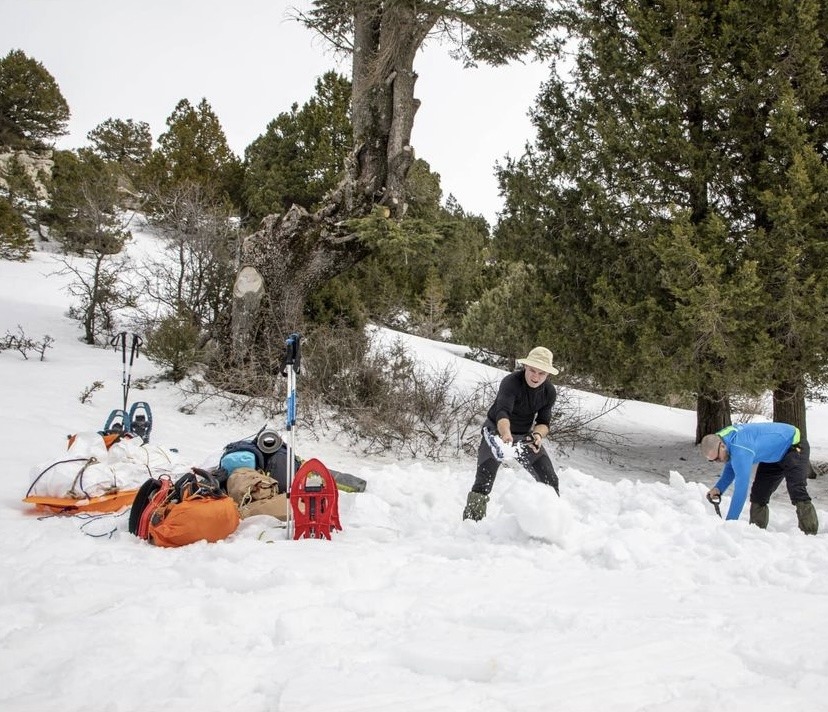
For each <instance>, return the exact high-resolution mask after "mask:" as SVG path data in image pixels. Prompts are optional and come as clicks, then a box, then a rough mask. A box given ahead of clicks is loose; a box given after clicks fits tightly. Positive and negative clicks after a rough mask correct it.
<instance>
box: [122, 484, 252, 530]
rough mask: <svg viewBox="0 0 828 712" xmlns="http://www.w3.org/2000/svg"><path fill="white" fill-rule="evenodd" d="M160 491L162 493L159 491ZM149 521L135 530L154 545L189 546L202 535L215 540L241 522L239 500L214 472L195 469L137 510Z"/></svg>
mask: <svg viewBox="0 0 828 712" xmlns="http://www.w3.org/2000/svg"><path fill="white" fill-rule="evenodd" d="M159 494H160V493H159ZM136 514H137V515H138V518H139V519H143V520H144V522H146V525H145V526H140V525H139V526H138V527H137V531H135V532H134V533H136V534H137V535H138V536H140V537H141V538H146V539H147V541H149V542H150V543H151V544H155V546H186V545H187V544H192V543H194V542H196V541H201V540H202V539H203V540H205V541H209V542H216V541H220V540H221V539H224V538H226V537H228V536H230V535H231V534H232V533H233V532H234V531H236V529H237V528H238V526H239V521H240V517H239V510H238V508H237V507H236V503H235V502H234V501H233V500H232V499H231V498H230V497H228V496H227V494H226V493H225V492H223V491H222V489H221V485H220V484H219V482H218V480H217V479H216V478H215V477H214V476H213V475H212V473H209V472H206V471H205V470H198V469H194V470H193V471H192V472H190V473H188V474H186V475H184V476H183V477H181V478H179V479H178V480H177V481H176V482H175V484H174V485H172V486H170V487H169V490H168V494H167V495H166V496H163V495H161V500H160V501H159V498H158V497H155V498H153V499H152V500H151V501H150V502H148V504H147V510H146V511H144V512H140V513H136Z"/></svg>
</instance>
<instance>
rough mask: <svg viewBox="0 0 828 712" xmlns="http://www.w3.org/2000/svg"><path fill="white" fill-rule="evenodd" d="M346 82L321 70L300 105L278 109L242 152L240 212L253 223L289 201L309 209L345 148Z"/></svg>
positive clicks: (335, 172) (335, 173)
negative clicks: (241, 205)
mask: <svg viewBox="0 0 828 712" xmlns="http://www.w3.org/2000/svg"><path fill="white" fill-rule="evenodd" d="M350 96H351V83H350V82H349V81H348V80H347V79H345V78H344V77H341V76H339V75H337V74H336V73H335V72H327V73H326V74H324V75H323V76H322V77H321V78H319V79H318V80H317V82H316V93H315V94H314V96H313V97H311V99H310V100H308V101H307V102H306V103H305V104H304V105H303V106H302V108H301V109H300V108H299V106H298V104H294V105H293V107H292V108H291V110H290V112H287V113H282V114H279V116H277V117H276V118H275V119H274V120H273V121H271V122H270V124H268V126H267V130H266V132H265V133H264V134H263V135H262V136H259V137H258V138H257V139H256V140H255V141H253V143H252V144H250V146H248V147H247V150H246V151H245V176H244V185H243V196H244V207H245V211H244V212H245V213H246V215H248V216H249V217H250V218H251V220H252V221H254V223H255V224H257V223H258V222H260V221H261V219H262V218H263V217H265V215H269V214H271V213H283V212H285V211H286V210H287V209H288V208H290V206H291V205H294V204H296V205H300V206H302V207H303V208H305V209H306V210H313V209H314V208H316V206H317V205H318V204H319V202H320V201H321V200H322V197H323V196H324V195H325V193H326V192H327V191H329V190H330V189H331V188H333V186H334V185H335V184H336V180H337V178H338V177H339V175H340V174H341V172H342V167H343V162H344V159H345V156H346V155H347V153H348V151H349V150H350V149H351V122H350V118H349V111H350Z"/></svg>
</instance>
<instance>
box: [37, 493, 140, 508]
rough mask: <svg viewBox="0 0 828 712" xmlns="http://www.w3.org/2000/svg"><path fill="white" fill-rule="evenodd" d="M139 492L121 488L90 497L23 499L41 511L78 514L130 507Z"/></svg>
mask: <svg viewBox="0 0 828 712" xmlns="http://www.w3.org/2000/svg"><path fill="white" fill-rule="evenodd" d="M137 493H138V490H137V489H129V490H121V491H119V492H113V493H112V494H104V495H101V496H100V497H89V498H88V499H73V498H72V497H35V496H30V497H26V498H25V499H24V500H23V501H24V502H26V503H27V504H33V505H34V506H35V507H36V508H37V509H39V510H41V511H47V512H54V513H56V514H78V513H80V512H117V511H118V510H119V509H121V508H122V507H129V506H130V505H131V504H132V501H133V500H134V499H135V495H136V494H137Z"/></svg>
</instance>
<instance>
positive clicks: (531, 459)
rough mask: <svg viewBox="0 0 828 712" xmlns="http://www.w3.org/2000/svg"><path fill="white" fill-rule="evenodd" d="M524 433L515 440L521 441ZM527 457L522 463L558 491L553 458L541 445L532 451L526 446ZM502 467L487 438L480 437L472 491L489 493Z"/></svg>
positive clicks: (533, 474)
mask: <svg viewBox="0 0 828 712" xmlns="http://www.w3.org/2000/svg"><path fill="white" fill-rule="evenodd" d="M522 437H523V436H522V435H515V436H514V438H515V442H519V441H520V439H521V438H522ZM526 452H527V459H526V461H525V462H521V464H522V465H523V466H524V467H525V468H526V469H527V470H528V471H529V473H530V474H531V475H532V477H534V478H535V479H536V480H537V481H538V482H540V483H541V484H544V485H549V486H550V487H552V488H553V489H554V490H555V492H556V493H558V494H560V492H559V491H558V475H557V474H555V468H554V467H553V466H552V460H551V459H549V455H548V454H547V452H546V450H545V449H544V447H543V445H541V447H540V449H539V450H538V452H532V451H531V450H530V449H529V448H528V447H527V448H526ZM499 468H500V463H499V462H498V461H497V460H495V458H494V455H492V449H491V448H490V447H489V443H487V442H486V438H483V437H481V438H480V447H478V448H477V473H476V474H475V477H474V484H473V485H472V488H471V489H472V492H478V493H479V494H485V495H488V494H489V493H490V492H491V491H492V487H493V486H494V481H495V477H497V471H498V469H499Z"/></svg>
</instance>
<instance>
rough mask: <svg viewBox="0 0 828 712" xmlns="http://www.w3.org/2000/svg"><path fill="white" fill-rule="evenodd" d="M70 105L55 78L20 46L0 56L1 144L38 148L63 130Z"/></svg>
mask: <svg viewBox="0 0 828 712" xmlns="http://www.w3.org/2000/svg"><path fill="white" fill-rule="evenodd" d="M69 116H70V112H69V105H68V104H67V103H66V99H64V98H63V94H61V92H60V88H59V87H58V84H57V82H56V81H55V78H54V77H53V76H52V75H51V74H50V73H49V71H48V70H47V69H46V68H45V67H44V66H43V65H42V64H41V63H40V62H38V61H37V60H35V59H32V58H30V57H28V56H27V55H26V54H25V53H24V52H23V51H22V50H19V49H16V50H11V51H10V52H9V53H8V54H7V55H6V56H5V57H3V58H2V59H0V146H8V147H11V148H15V149H20V148H40V147H41V146H42V145H43V144H44V142H46V141H47V140H49V139H55V138H57V137H59V136H63V135H64V134H66V132H67V131H66V125H67V123H68V122H69Z"/></svg>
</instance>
